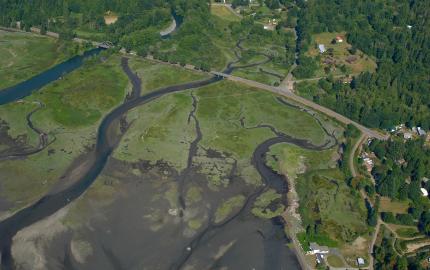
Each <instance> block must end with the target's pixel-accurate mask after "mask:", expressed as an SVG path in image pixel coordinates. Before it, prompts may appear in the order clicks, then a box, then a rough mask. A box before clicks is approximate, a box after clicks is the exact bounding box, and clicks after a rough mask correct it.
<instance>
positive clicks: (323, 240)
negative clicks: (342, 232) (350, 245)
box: [297, 232, 339, 251]
mask: <svg viewBox="0 0 430 270" xmlns="http://www.w3.org/2000/svg"><path fill="white" fill-rule="evenodd" d="M297 239H298V240H299V242H300V244H301V246H302V248H303V250H304V251H310V248H309V244H310V243H312V242H315V243H318V244H319V245H322V246H328V247H333V248H335V247H338V246H339V243H338V242H337V241H335V240H333V239H332V238H330V237H329V236H328V235H326V234H323V233H320V234H306V232H301V233H298V234H297Z"/></svg>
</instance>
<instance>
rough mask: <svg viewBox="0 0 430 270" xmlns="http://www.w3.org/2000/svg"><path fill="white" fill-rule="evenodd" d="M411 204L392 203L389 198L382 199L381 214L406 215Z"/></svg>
mask: <svg viewBox="0 0 430 270" xmlns="http://www.w3.org/2000/svg"><path fill="white" fill-rule="evenodd" d="M408 208H409V203H408V202H407V201H402V202H400V201H392V200H391V199H390V198H388V197H381V204H380V206H379V212H392V213H394V214H406V213H407V212H408Z"/></svg>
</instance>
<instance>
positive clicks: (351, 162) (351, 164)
mask: <svg viewBox="0 0 430 270" xmlns="http://www.w3.org/2000/svg"><path fill="white" fill-rule="evenodd" d="M366 139H367V136H366V134H364V133H362V134H361V136H360V138H359V139H358V140H357V142H356V143H355V145H354V146H353V147H352V149H351V154H350V155H349V158H348V163H349V169H350V171H351V175H352V177H357V170H356V169H355V166H354V157H355V154H356V153H357V149H359V148H360V147H361V145H362V144H363V142H364V141H365V140H366Z"/></svg>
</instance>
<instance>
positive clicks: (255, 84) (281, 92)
mask: <svg viewBox="0 0 430 270" xmlns="http://www.w3.org/2000/svg"><path fill="white" fill-rule="evenodd" d="M210 73H211V74H213V75H215V76H218V77H223V78H225V79H227V80H230V81H235V82H239V83H243V84H246V85H249V86H251V87H255V88H259V89H264V90H267V91H269V92H272V93H274V94H277V95H281V96H284V97H286V98H289V99H291V100H294V101H295V102H297V103H300V104H302V105H305V106H306V107H309V108H312V109H314V110H316V111H319V112H322V113H324V114H326V115H328V116H330V117H333V118H334V119H336V120H338V121H339V122H341V123H344V124H352V125H354V126H356V127H357V128H358V129H359V130H360V131H361V132H362V133H363V134H365V135H366V136H367V137H369V138H376V139H379V140H387V139H388V138H389V135H387V134H382V133H380V132H378V131H375V130H372V129H369V128H367V127H365V126H363V125H361V124H359V123H357V122H355V121H353V120H351V119H349V118H347V117H345V116H343V115H341V114H339V113H337V112H335V111H333V110H331V109H328V108H326V107H323V106H321V105H319V104H317V103H315V102H313V101H310V100H308V99H305V98H303V97H301V96H298V95H296V94H294V93H293V92H291V91H289V90H287V89H284V88H281V87H275V86H270V85H267V84H263V83H259V82H256V81H252V80H248V79H244V78H241V77H237V76H233V75H230V74H226V73H222V72H217V71H211V72H210Z"/></svg>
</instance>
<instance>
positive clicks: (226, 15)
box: [211, 5, 240, 22]
mask: <svg viewBox="0 0 430 270" xmlns="http://www.w3.org/2000/svg"><path fill="white" fill-rule="evenodd" d="M211 13H212V14H213V15H215V16H218V17H221V18H222V19H224V20H227V21H232V22H235V21H240V17H239V16H238V15H236V14H234V13H233V12H232V11H231V10H230V9H229V8H227V7H225V6H215V5H212V6H211Z"/></svg>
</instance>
